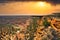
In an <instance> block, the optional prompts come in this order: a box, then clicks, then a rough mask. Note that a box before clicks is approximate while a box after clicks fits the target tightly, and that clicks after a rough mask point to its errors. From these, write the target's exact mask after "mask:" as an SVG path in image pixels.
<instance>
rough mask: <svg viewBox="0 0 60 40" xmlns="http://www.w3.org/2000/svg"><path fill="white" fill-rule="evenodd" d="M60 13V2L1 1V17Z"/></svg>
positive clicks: (42, 0)
mask: <svg viewBox="0 0 60 40" xmlns="http://www.w3.org/2000/svg"><path fill="white" fill-rule="evenodd" d="M57 12H58V13H60V0H38V1H36V0H35V1H34V0H29V1H28V0H14V1H12V0H10V1H9V0H0V15H48V14H52V13H57Z"/></svg>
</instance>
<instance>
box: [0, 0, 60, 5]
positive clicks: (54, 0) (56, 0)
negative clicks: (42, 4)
mask: <svg viewBox="0 0 60 40" xmlns="http://www.w3.org/2000/svg"><path fill="white" fill-rule="evenodd" d="M7 1H46V2H50V3H52V4H60V0H0V3H4V2H7Z"/></svg>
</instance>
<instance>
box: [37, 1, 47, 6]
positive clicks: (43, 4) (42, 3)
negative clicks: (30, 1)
mask: <svg viewBox="0 0 60 40" xmlns="http://www.w3.org/2000/svg"><path fill="white" fill-rule="evenodd" d="M37 5H38V6H40V7H45V6H47V3H46V2H38V3H37Z"/></svg>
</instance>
